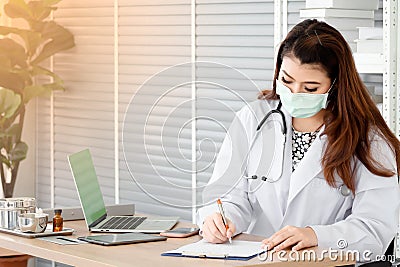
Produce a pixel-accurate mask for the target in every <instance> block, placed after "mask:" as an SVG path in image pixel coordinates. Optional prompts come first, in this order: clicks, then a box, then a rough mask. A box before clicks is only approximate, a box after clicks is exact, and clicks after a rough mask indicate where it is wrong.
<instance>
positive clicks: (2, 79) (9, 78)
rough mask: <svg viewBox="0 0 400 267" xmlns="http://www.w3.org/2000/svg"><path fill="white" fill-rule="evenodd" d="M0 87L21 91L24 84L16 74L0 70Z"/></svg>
mask: <svg viewBox="0 0 400 267" xmlns="http://www.w3.org/2000/svg"><path fill="white" fill-rule="evenodd" d="M0 86H2V87H5V88H9V89H13V90H16V91H21V90H22V89H23V88H24V86H25V83H24V81H23V79H21V76H19V75H18V74H16V73H12V72H8V71H4V70H0Z"/></svg>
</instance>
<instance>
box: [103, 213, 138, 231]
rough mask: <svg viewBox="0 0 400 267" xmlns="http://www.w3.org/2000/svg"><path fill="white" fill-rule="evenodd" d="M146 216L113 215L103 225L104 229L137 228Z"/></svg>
mask: <svg viewBox="0 0 400 267" xmlns="http://www.w3.org/2000/svg"><path fill="white" fill-rule="evenodd" d="M145 219H146V217H131V216H113V217H111V218H110V219H109V220H108V221H107V222H106V223H105V224H103V225H102V226H101V228H103V229H136V227H138V225H139V224H141V223H142V222H143V221H144V220H145Z"/></svg>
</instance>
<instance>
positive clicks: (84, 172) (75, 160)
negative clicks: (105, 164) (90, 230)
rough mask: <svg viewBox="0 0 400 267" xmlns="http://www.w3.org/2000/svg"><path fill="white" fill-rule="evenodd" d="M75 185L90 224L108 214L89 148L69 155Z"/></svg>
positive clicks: (87, 221)
mask: <svg viewBox="0 0 400 267" xmlns="http://www.w3.org/2000/svg"><path fill="white" fill-rule="evenodd" d="M68 159H69V164H70V167H71V170H72V174H73V176H74V179H75V185H76V188H77V190H78V194H79V199H80V201H81V206H82V210H83V213H84V214H85V219H86V223H87V224H88V226H90V225H91V224H92V223H93V222H95V221H96V220H98V219H99V218H100V217H102V216H104V215H105V214H106V207H105V205H104V200H103V195H102V193H101V190H100V185H99V181H98V180H97V175H96V171H95V169H94V165H93V161H92V157H91V155H90V152H89V149H85V150H83V151H81V152H78V153H75V154H72V155H70V156H68Z"/></svg>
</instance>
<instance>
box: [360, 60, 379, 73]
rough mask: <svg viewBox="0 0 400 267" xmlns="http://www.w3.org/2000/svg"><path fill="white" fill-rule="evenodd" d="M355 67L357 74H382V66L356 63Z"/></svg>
mask: <svg viewBox="0 0 400 267" xmlns="http://www.w3.org/2000/svg"><path fill="white" fill-rule="evenodd" d="M356 67H357V71H358V73H370V74H373V73H376V74H382V73H383V64H381V65H379V64H378V65H365V64H357V62H356Z"/></svg>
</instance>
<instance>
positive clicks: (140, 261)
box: [0, 221, 350, 267]
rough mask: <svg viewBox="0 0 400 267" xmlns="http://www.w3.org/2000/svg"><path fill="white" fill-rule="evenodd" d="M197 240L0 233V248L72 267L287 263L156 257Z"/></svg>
mask: <svg viewBox="0 0 400 267" xmlns="http://www.w3.org/2000/svg"><path fill="white" fill-rule="evenodd" d="M64 225H65V227H70V228H73V229H75V233H74V235H73V236H72V237H78V236H84V235H89V232H88V230H87V229H86V224H85V223H84V221H68V222H65V223H64ZM188 226H190V225H189V224H188V223H179V224H178V225H177V227H188ZM236 238H238V239H241V240H251V241H261V240H262V239H263V238H262V237H257V236H251V235H244V234H242V235H239V236H238V237H236ZM200 239H201V238H200V237H199V236H192V237H189V238H168V240H167V241H160V242H151V243H140V244H131V245H122V246H113V247H105V246H99V245H94V244H81V245H58V244H53V243H50V242H47V241H43V240H38V239H28V238H24V237H19V236H14V235H9V234H4V233H0V247H2V248H6V249H10V250H13V251H17V252H20V253H25V254H29V255H32V256H36V257H40V258H44V259H48V260H53V261H57V262H61V263H65V264H69V265H73V266H78V267H80V266H82V267H91V266H96V267H109V266H118V267H124V266H147V267H149V266H160V265H161V266H202V267H204V266H255V265H256V266H263V265H267V264H268V266H270V264H272V266H275V264H276V266H284V265H285V266H286V265H288V264H290V263H288V262H285V263H279V262H269V261H264V262H262V261H260V260H259V259H258V258H257V257H255V258H253V259H251V260H249V261H233V260H220V259H194V258H183V257H165V256H160V254H161V253H162V252H165V251H168V250H173V249H176V248H178V247H180V246H183V245H185V244H189V243H192V242H196V241H198V240H200ZM345 264H350V262H347V263H346V262H339V261H335V262H331V261H329V260H324V261H322V262H313V263H310V262H304V263H303V264H302V263H300V262H296V263H294V264H293V266H339V265H345Z"/></svg>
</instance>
